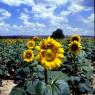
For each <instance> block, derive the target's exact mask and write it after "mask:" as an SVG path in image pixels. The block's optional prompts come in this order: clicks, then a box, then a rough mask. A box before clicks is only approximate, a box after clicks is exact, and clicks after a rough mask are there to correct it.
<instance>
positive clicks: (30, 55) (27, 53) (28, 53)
mask: <svg viewBox="0 0 95 95" xmlns="http://www.w3.org/2000/svg"><path fill="white" fill-rule="evenodd" d="M23 59H24V61H26V62H31V61H33V59H34V53H33V51H32V50H30V49H28V50H25V51H24V52H23Z"/></svg>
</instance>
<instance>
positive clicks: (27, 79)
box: [0, 35, 93, 95]
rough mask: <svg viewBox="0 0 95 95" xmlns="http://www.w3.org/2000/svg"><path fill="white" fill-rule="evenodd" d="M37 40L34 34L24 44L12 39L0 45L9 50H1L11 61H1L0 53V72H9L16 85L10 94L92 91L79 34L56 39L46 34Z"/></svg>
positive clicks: (67, 94) (76, 94)
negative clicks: (12, 42) (13, 41)
mask: <svg viewBox="0 0 95 95" xmlns="http://www.w3.org/2000/svg"><path fill="white" fill-rule="evenodd" d="M37 40H38V37H37V36H36V37H34V38H33V39H31V40H30V41H28V42H27V43H22V44H19V43H17V42H16V44H14V45H13V46H10V47H5V46H3V48H2V51H3V49H4V48H5V49H7V50H12V52H11V54H10V52H9V51H8V52H6V51H7V50H6V51H5V49H4V51H5V52H6V54H5V52H2V55H3V56H4V54H5V55H7V54H10V55H7V56H6V58H7V59H8V57H11V59H12V60H10V61H8V60H7V59H6V60H7V61H8V62H5V63H4V62H3V59H2V58H5V56H4V57H2V58H1V59H2V61H0V65H2V66H3V67H4V68H3V69H1V68H0V70H1V71H2V72H3V73H4V74H3V73H2V74H1V75H8V76H9V75H10V76H11V77H12V79H13V80H14V82H15V83H16V84H17V86H15V87H14V88H13V89H12V91H11V93H10V95H70V94H71V93H72V94H73V95H82V94H88V93H90V94H93V88H92V79H91V75H92V74H93V72H92V69H91V60H90V59H87V56H86V53H87V52H86V50H84V48H85V46H83V44H81V38H80V36H78V35H73V36H71V37H70V39H66V40H64V41H63V40H61V41H60V42H58V41H57V40H54V39H53V38H50V37H48V38H45V39H42V40H41V41H37ZM25 45H26V46H25ZM9 48H10V49H9ZM16 50H17V51H16ZM23 51H24V52H23ZM19 55H20V56H19ZM18 57H19V58H18ZM1 59H0V60H1ZM9 59H10V58H9ZM4 60H5V59H4ZM14 60H15V61H14ZM1 62H2V63H1ZM6 63H8V65H6ZM2 66H0V67H2ZM6 68H7V70H5V69H6ZM4 70H5V71H7V74H6V73H5V71H4ZM1 71H0V72H1ZM10 71H12V73H10ZM0 77H1V76H0ZM1 79H3V78H2V77H1Z"/></svg>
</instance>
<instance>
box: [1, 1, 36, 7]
mask: <svg viewBox="0 0 95 95" xmlns="http://www.w3.org/2000/svg"><path fill="white" fill-rule="evenodd" d="M0 2H3V3H6V4H8V5H10V6H20V5H21V4H25V5H29V6H32V5H33V4H34V1H33V0H1V1H0Z"/></svg>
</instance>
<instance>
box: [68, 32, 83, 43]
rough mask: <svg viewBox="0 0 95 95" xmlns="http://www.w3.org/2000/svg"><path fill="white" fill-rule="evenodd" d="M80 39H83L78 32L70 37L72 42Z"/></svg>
mask: <svg viewBox="0 0 95 95" xmlns="http://www.w3.org/2000/svg"><path fill="white" fill-rule="evenodd" d="M80 40H81V39H80V36H79V35H77V34H75V35H72V36H71V38H70V42H72V41H78V42H80Z"/></svg>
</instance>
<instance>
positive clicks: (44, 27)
mask: <svg viewBox="0 0 95 95" xmlns="http://www.w3.org/2000/svg"><path fill="white" fill-rule="evenodd" d="M57 28H61V29H62V30H63V32H64V34H65V35H72V34H79V35H88V36H93V35H94V0H0V35H1V36H6V35H51V33H52V32H53V31H55V30H56V29H57Z"/></svg>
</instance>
